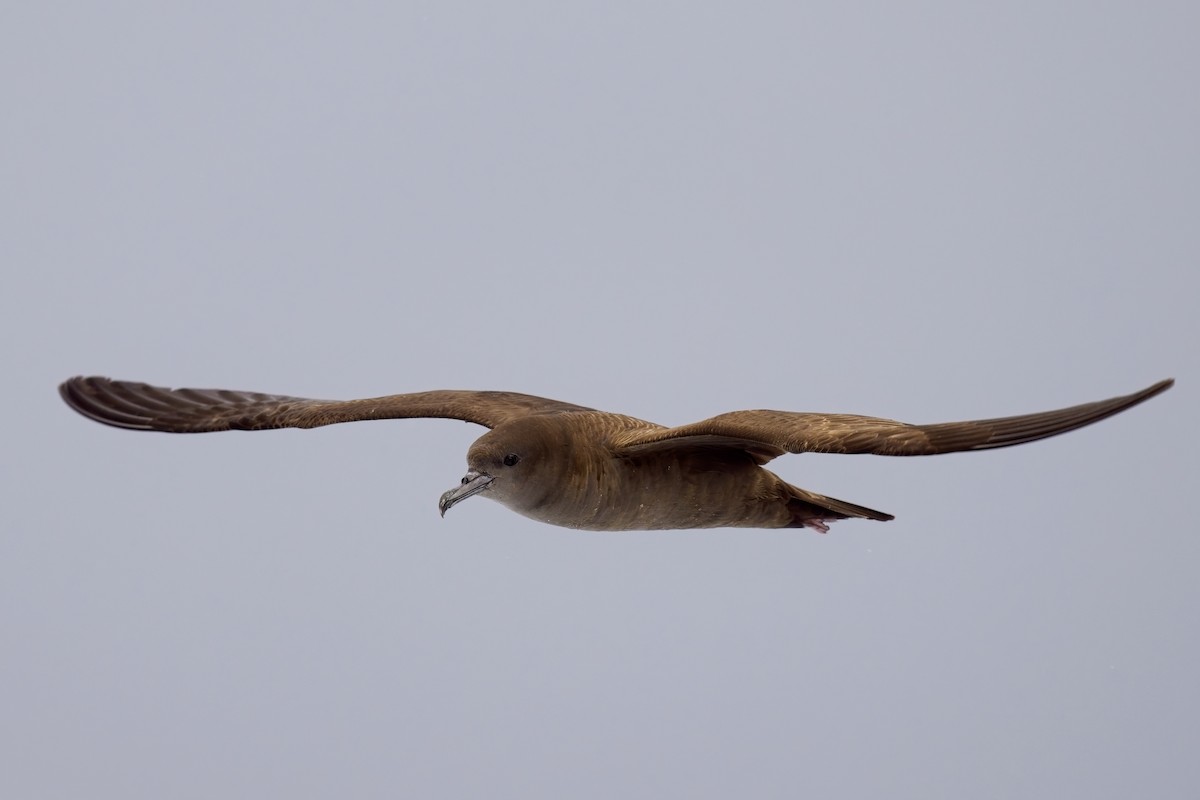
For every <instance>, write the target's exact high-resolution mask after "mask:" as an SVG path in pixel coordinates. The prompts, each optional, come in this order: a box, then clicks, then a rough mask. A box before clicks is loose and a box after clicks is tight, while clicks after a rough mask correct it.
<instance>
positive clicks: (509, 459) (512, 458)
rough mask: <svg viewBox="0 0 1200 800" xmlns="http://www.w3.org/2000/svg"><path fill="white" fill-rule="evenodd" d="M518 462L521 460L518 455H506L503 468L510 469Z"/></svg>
mask: <svg viewBox="0 0 1200 800" xmlns="http://www.w3.org/2000/svg"><path fill="white" fill-rule="evenodd" d="M520 460H521V457H520V456H519V455H517V454H516V453H509V454H508V455H506V456H505V457H504V466H506V467H511V466H512V465H513V464H516V463H517V462H518V461H520Z"/></svg>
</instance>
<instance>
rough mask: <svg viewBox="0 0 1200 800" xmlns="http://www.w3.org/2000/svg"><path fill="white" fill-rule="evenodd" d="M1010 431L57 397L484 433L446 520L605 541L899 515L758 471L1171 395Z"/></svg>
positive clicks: (247, 416) (806, 416)
mask: <svg viewBox="0 0 1200 800" xmlns="http://www.w3.org/2000/svg"><path fill="white" fill-rule="evenodd" d="M1174 383H1175V381H1174V380H1173V379H1167V380H1164V381H1159V382H1158V383H1156V384H1154V385H1153V386H1149V387H1147V388H1145V389H1142V390H1141V391H1139V392H1134V393H1133V394H1130V395H1125V396H1123V397H1114V398H1112V399H1111V400H1100V401H1097V402H1094V403H1084V404H1083V405H1078V406H1072V407H1071V408H1064V409H1060V410H1058V411H1045V412H1041V413H1037V414H1024V415H1021V416H1015V417H1001V418H998V419H986V420H975V421H970V422H944V423H938V424H933V425H909V424H906V423H903V422H893V421H892V420H888V419H879V418H876V417H863V416H857V415H854V414H814V413H803V412H795V411H765V410H758V411H732V412H729V413H726V414H718V415H717V416H715V417H712V418H710V419H706V420H702V421H700V422H693V423H692V424H690V425H681V426H679V427H675V428H667V427H663V426H662V425H656V424H654V423H652V422H645V421H643V420H640V419H635V418H633V417H627V416H624V415H622V414H612V413H608V412H605V411H596V410H594V409H591V408H585V407H583V406H577V405H575V404H573V403H564V402H562V401H559V400H548V399H546V398H544V397H534V396H532V395H527V394H516V393H513V392H483V391H465V390H442V391H433V392H415V393H412V394H394V395H388V396H386V397H374V398H369V399H366V400H310V399H307V398H303V397H289V396H287V395H277V394H260V393H258V392H240V391H231V390H228V389H165V388H161V387H158V386H150V385H148V384H145V383H135V382H132V381H118V380H112V379H110V378H101V377H76V378H71V379H70V380H68V381H66V382H65V383H63V384H62V385H61V386H60V387H59V392H60V393H61V395H62V398H63V400H65V401H66V402H67V405H69V406H70V407H71V408H73V409H75V410H76V411H78V412H79V413H80V414H82V415H84V416H85V417H88V418H90V419H93V420H95V421H97V422H102V423H104V424H105V425H112V426H114V427H117V428H127V429H130V430H141V431H165V432H168V433H202V432H207V431H227V430H245V431H252V430H263V429H266V428H316V427H320V426H322V425H333V424H335V423H338V422H357V421H360V420H371V419H399V418H413V417H441V418H446V419H458V420H463V421H466V422H473V423H475V424H477V425H482V426H484V427H486V428H489V429H490V430H489V431H488V432H487V433H485V434H484V435H483V436H481V437H480V438H479V439H477V440H476V441H475V443H474V444H472V445H471V447H470V449H469V450H468V451H467V474H466V475H465V476H464V477H463V479H462V481H461V482H460V483H459V485H458V486H455V487H454V488H453V489H451V490H450V491H448V492H446V493H445V494H443V495H442V496H441V499H440V500H439V502H438V508H439V509H440V510H441V513H442V515H443V516H445V513H446V511H448V510H449V509H450V508H451V507H452V506H454V505H457V504H458V503H459V502H461V501H463V500H465V499H467V498H468V497H472V496H474V495H479V496H481V497H489V498H491V499H493V500H496V501H497V502H499V503H502V504H503V505H505V506H507V507H508V508H510V509H512V510H513V511H516V512H517V513H518V514H523V515H524V516H526V517H530V518H531V519H536V520H539V521H541V522H546V523H549V524H551V525H561V526H563V527H566V528H576V529H581V530H596V531H626V530H670V529H684V528H724V527H731V528H810V529H813V530H817V531H820V532H821V533H825V532H826V531H828V530H829V526H828V523H829V522H830V521H833V520H839V519H849V518H861V519H873V520H881V521H885V520H890V519H892V518H893V517H892V515H891V514H885V513H883V512H882V511H875V510H873V509H870V508H866V507H864V506H859V505H855V504H853V503H848V502H846V501H844V500H837V499H835V498H832V497H826V496H825V495H821V494H817V493H816V492H810V491H807V490H805V489H801V488H799V487H797V486H792V485H791V484H789V483H786V482H785V481H784V480H783V479H782V478H780V477H779V476H777V475H776V474H775V473H773V472H770V471H769V470H767V469H765V468H764V467H763V465H764V464H766V463H767V462H768V461H770V460H771V459H773V458H776V457H777V456H781V455H783V454H784V453H870V454H874V455H884V456H928V455H937V454H940V453H956V452H963V451H967V450H991V449H993V448H998V447H1011V446H1012V445H1017V444H1025V443H1026V442H1033V441H1037V440H1038V439H1045V438H1047V437H1049V436H1056V435H1058V434H1060V433H1066V432H1067V431H1072V430H1075V429H1076V428H1082V427H1083V426H1085V425H1090V424H1092V423H1093V422H1098V421H1099V420H1102V419H1104V418H1105V417H1110V416H1112V415H1113V414H1117V413H1120V412H1121V411H1124V410H1126V409H1128V408H1132V407H1133V406H1135V405H1137V404H1138V403H1141V402H1144V401H1146V400H1149V399H1150V398H1151V397H1154V396H1155V395H1157V394H1160V393H1161V392H1164V391H1166V390H1167V389H1169V388H1170V387H1171V386H1172V385H1173V384H1174Z"/></svg>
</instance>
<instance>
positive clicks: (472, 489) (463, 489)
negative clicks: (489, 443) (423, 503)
mask: <svg viewBox="0 0 1200 800" xmlns="http://www.w3.org/2000/svg"><path fill="white" fill-rule="evenodd" d="M494 480H496V479H495V478H493V477H492V476H491V475H488V474H487V473H486V472H476V471H475V470H471V471H470V472H468V473H467V474H466V475H465V476H463V479H462V484H461V485H459V486H455V487H454V488H453V489H451V490H450V491H448V492H446V493H445V494H444V495H442V498H441V499H440V500H438V511H441V512H442V516H443V517H444V516H446V512H447V511H449V510H450V507H451V506H455V505H458V503H459V501H461V500H466V499H467V498H468V497H470V496H471V495H473V494H479V493H480V492H482V491H483V490H484V489H486V488H487V487H488V484H490V483H491V482H492V481H494Z"/></svg>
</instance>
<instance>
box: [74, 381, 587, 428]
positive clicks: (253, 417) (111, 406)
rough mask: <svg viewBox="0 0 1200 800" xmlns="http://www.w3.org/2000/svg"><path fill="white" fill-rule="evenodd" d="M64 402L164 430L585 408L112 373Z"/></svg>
mask: <svg viewBox="0 0 1200 800" xmlns="http://www.w3.org/2000/svg"><path fill="white" fill-rule="evenodd" d="M58 391H59V393H60V394H61V395H62V398H63V400H65V401H66V403H67V405H69V406H70V407H71V408H73V409H75V410H76V411H78V412H79V413H80V414H83V415H84V416H85V417H88V418H90V419H94V420H95V421H96V422H102V423H104V424H105V425H113V426H115V427H118V428H129V429H130V430H142V431H166V432H168V433H203V432H208V431H228V430H242V431H253V430H262V429H264V428H316V427H319V426H321V425H333V424H336V423H338V422H356V421H358V420H366V419H399V418H411V417H443V418H447V419H461V420H463V421H465V422H474V423H476V424H477V425H484V426H486V427H488V428H494V427H496V426H497V425H500V424H501V423H504V422H507V421H509V420H511V419H516V418H519V417H523V416H528V415H531V414H543V413H551V412H560V411H588V410H590V409H586V408H584V407H583V406H577V405H573V404H571V403H563V402H560V401H558V400H548V399H546V398H544V397H534V396H532V395H527V394H517V393H515V392H473V391H464V390H452V389H451V390H442V391H434V392H415V393H413V394H393V395H388V396H386V397H374V398H370V399H366V400H310V399H308V398H305V397H289V396H287V395H281V394H261V393H259V392H237V391H231V390H228V389H164V388H162V387H160V386H150V385H149V384H145V383H134V382H132V381H115V380H112V379H111V378H100V377H90V378H84V377H77V378H71V379H70V380H68V381H66V382H65V383H63V384H62V385H61V386H59V387H58Z"/></svg>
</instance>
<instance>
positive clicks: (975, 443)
mask: <svg viewBox="0 0 1200 800" xmlns="http://www.w3.org/2000/svg"><path fill="white" fill-rule="evenodd" d="M1174 383H1175V381H1174V380H1171V379H1168V380H1165V381H1159V382H1158V383H1156V384H1154V385H1153V386H1150V387H1148V388H1146V389H1143V390H1141V391H1140V392H1134V393H1133V394H1130V395H1126V396H1124V397H1114V398H1112V399H1111V400H1100V401H1098V402H1095V403H1084V404H1083V405H1079V406H1072V407H1071V408H1064V409H1061V410H1059V411H1044V412H1042V413H1039V414H1024V415H1022V416H1017V417H1001V418H998V419H983V420H974V421H971V422H943V423H939V424H935V425H909V424H906V423H903V422H894V421H892V420H890V419H878V418H876V417H860V416H856V415H853V414H810V413H803V412H792V411H733V412H730V413H728V414H720V415H718V416H715V417H712V418H711V419H706V420H703V421H701V422H695V423H692V424H691V425H682V426H680V427H678V428H661V429H654V430H637V431H629V432H626V433H622V434H618V435H616V436H615V437H613V439H612V440H611V445H612V447H613V450H614V451H615V452H616V453H617V454H620V455H634V454H637V453H645V452H647V451H652V450H663V449H670V448H674V447H721V448H737V449H741V450H744V451H746V452H748V453H749V454H750V455H752V456H754V457H755V458H756V459H757V460H758V461H759V463H765V462H766V461H769V460H770V459H771V458H774V457H776V456H780V455H783V454H784V453H805V452H811V453H872V454H875V455H881V456H927V455H934V454H937V453H954V452H959V451H963V450H990V449H993V448H997V447H1011V446H1012V445H1015V444H1024V443H1025V442H1032V441H1036V440H1038V439H1045V438H1046V437H1048V436H1055V435H1057V434H1060V433H1066V432H1067V431H1071V430H1075V429H1076V428H1082V427H1083V426H1084V425H1090V424H1092V423H1093V422H1098V421H1099V420H1102V419H1104V418H1105V417H1110V416H1112V415H1113V414H1117V413H1119V412H1121V411H1124V410H1125V409H1127V408H1131V407H1133V406H1135V405H1137V404H1138V403H1141V402H1143V401H1145V400H1148V399H1150V398H1151V397H1153V396H1154V395H1156V394H1159V393H1160V392H1164V391H1166V390H1167V389H1169V388H1170V387H1171V386H1172V385H1173V384H1174Z"/></svg>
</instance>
